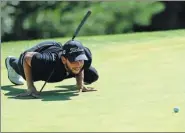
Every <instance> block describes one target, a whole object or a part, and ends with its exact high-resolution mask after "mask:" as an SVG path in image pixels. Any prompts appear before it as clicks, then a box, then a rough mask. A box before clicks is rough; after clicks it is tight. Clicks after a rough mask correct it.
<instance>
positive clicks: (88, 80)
mask: <svg viewBox="0 0 185 133" xmlns="http://www.w3.org/2000/svg"><path fill="white" fill-rule="evenodd" d="M98 79H99V75H98V73H93V74H92V75H89V76H88V78H85V79H84V82H85V83H86V84H92V83H94V82H96V81H97V80H98Z"/></svg>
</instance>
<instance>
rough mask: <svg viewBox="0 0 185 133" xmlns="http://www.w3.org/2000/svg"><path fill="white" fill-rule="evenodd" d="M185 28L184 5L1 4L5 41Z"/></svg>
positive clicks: (69, 2) (97, 2) (140, 2)
mask: <svg viewBox="0 0 185 133" xmlns="http://www.w3.org/2000/svg"><path fill="white" fill-rule="evenodd" d="M89 9H91V10H92V15H91V17H90V18H89V19H88V21H87V23H86V24H85V26H84V27H83V30H81V31H80V35H81V36H82V35H86V36H88V35H104V34H121V33H130V32H139V31H157V30H170V29H184V28H185V2H184V1H164V2H162V1H153V2H152V1H136V0H130V1H123V2H118V1H114V2H113V1H111V2H105V1H104V2H102V1H96V2H93V1H75V2H74V1H73V2H72V1H34V2H33V1H32V2H31V1H1V41H2V42H4V41H10V40H29V39H39V38H52V37H66V36H71V35H72V34H73V32H74V30H75V29H76V27H77V26H78V24H79V23H80V21H81V19H82V17H83V16H84V14H85V13H86V12H87V10H89Z"/></svg>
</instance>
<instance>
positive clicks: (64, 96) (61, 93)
mask: <svg viewBox="0 0 185 133" xmlns="http://www.w3.org/2000/svg"><path fill="white" fill-rule="evenodd" d="M17 87H18V86H16V85H7V86H1V89H2V90H4V91H8V92H2V93H4V95H5V96H8V98H11V99H22V100H28V99H33V97H31V96H27V97H16V95H18V94H20V93H24V92H25V90H23V89H20V88H17ZM57 88H63V90H51V91H43V92H42V93H41V94H40V98H39V99H41V100H42V101H59V100H71V99H70V97H73V96H78V95H79V94H78V92H77V90H76V86H75V85H64V86H58V87H57Z"/></svg>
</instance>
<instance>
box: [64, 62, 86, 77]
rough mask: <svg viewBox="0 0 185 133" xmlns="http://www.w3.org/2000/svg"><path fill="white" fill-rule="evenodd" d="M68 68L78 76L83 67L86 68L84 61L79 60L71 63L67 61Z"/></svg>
mask: <svg viewBox="0 0 185 133" xmlns="http://www.w3.org/2000/svg"><path fill="white" fill-rule="evenodd" d="M67 66H68V68H69V69H70V70H71V72H72V73H74V74H78V73H79V72H80V70H81V69H82V67H83V66H84V61H83V60H79V61H74V62H70V61H69V60H67Z"/></svg>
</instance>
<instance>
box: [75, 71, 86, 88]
mask: <svg viewBox="0 0 185 133" xmlns="http://www.w3.org/2000/svg"><path fill="white" fill-rule="evenodd" d="M83 81H84V70H82V71H81V72H80V73H79V74H78V75H76V83H77V87H78V89H79V90H80V89H83V86H84V83H83Z"/></svg>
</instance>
